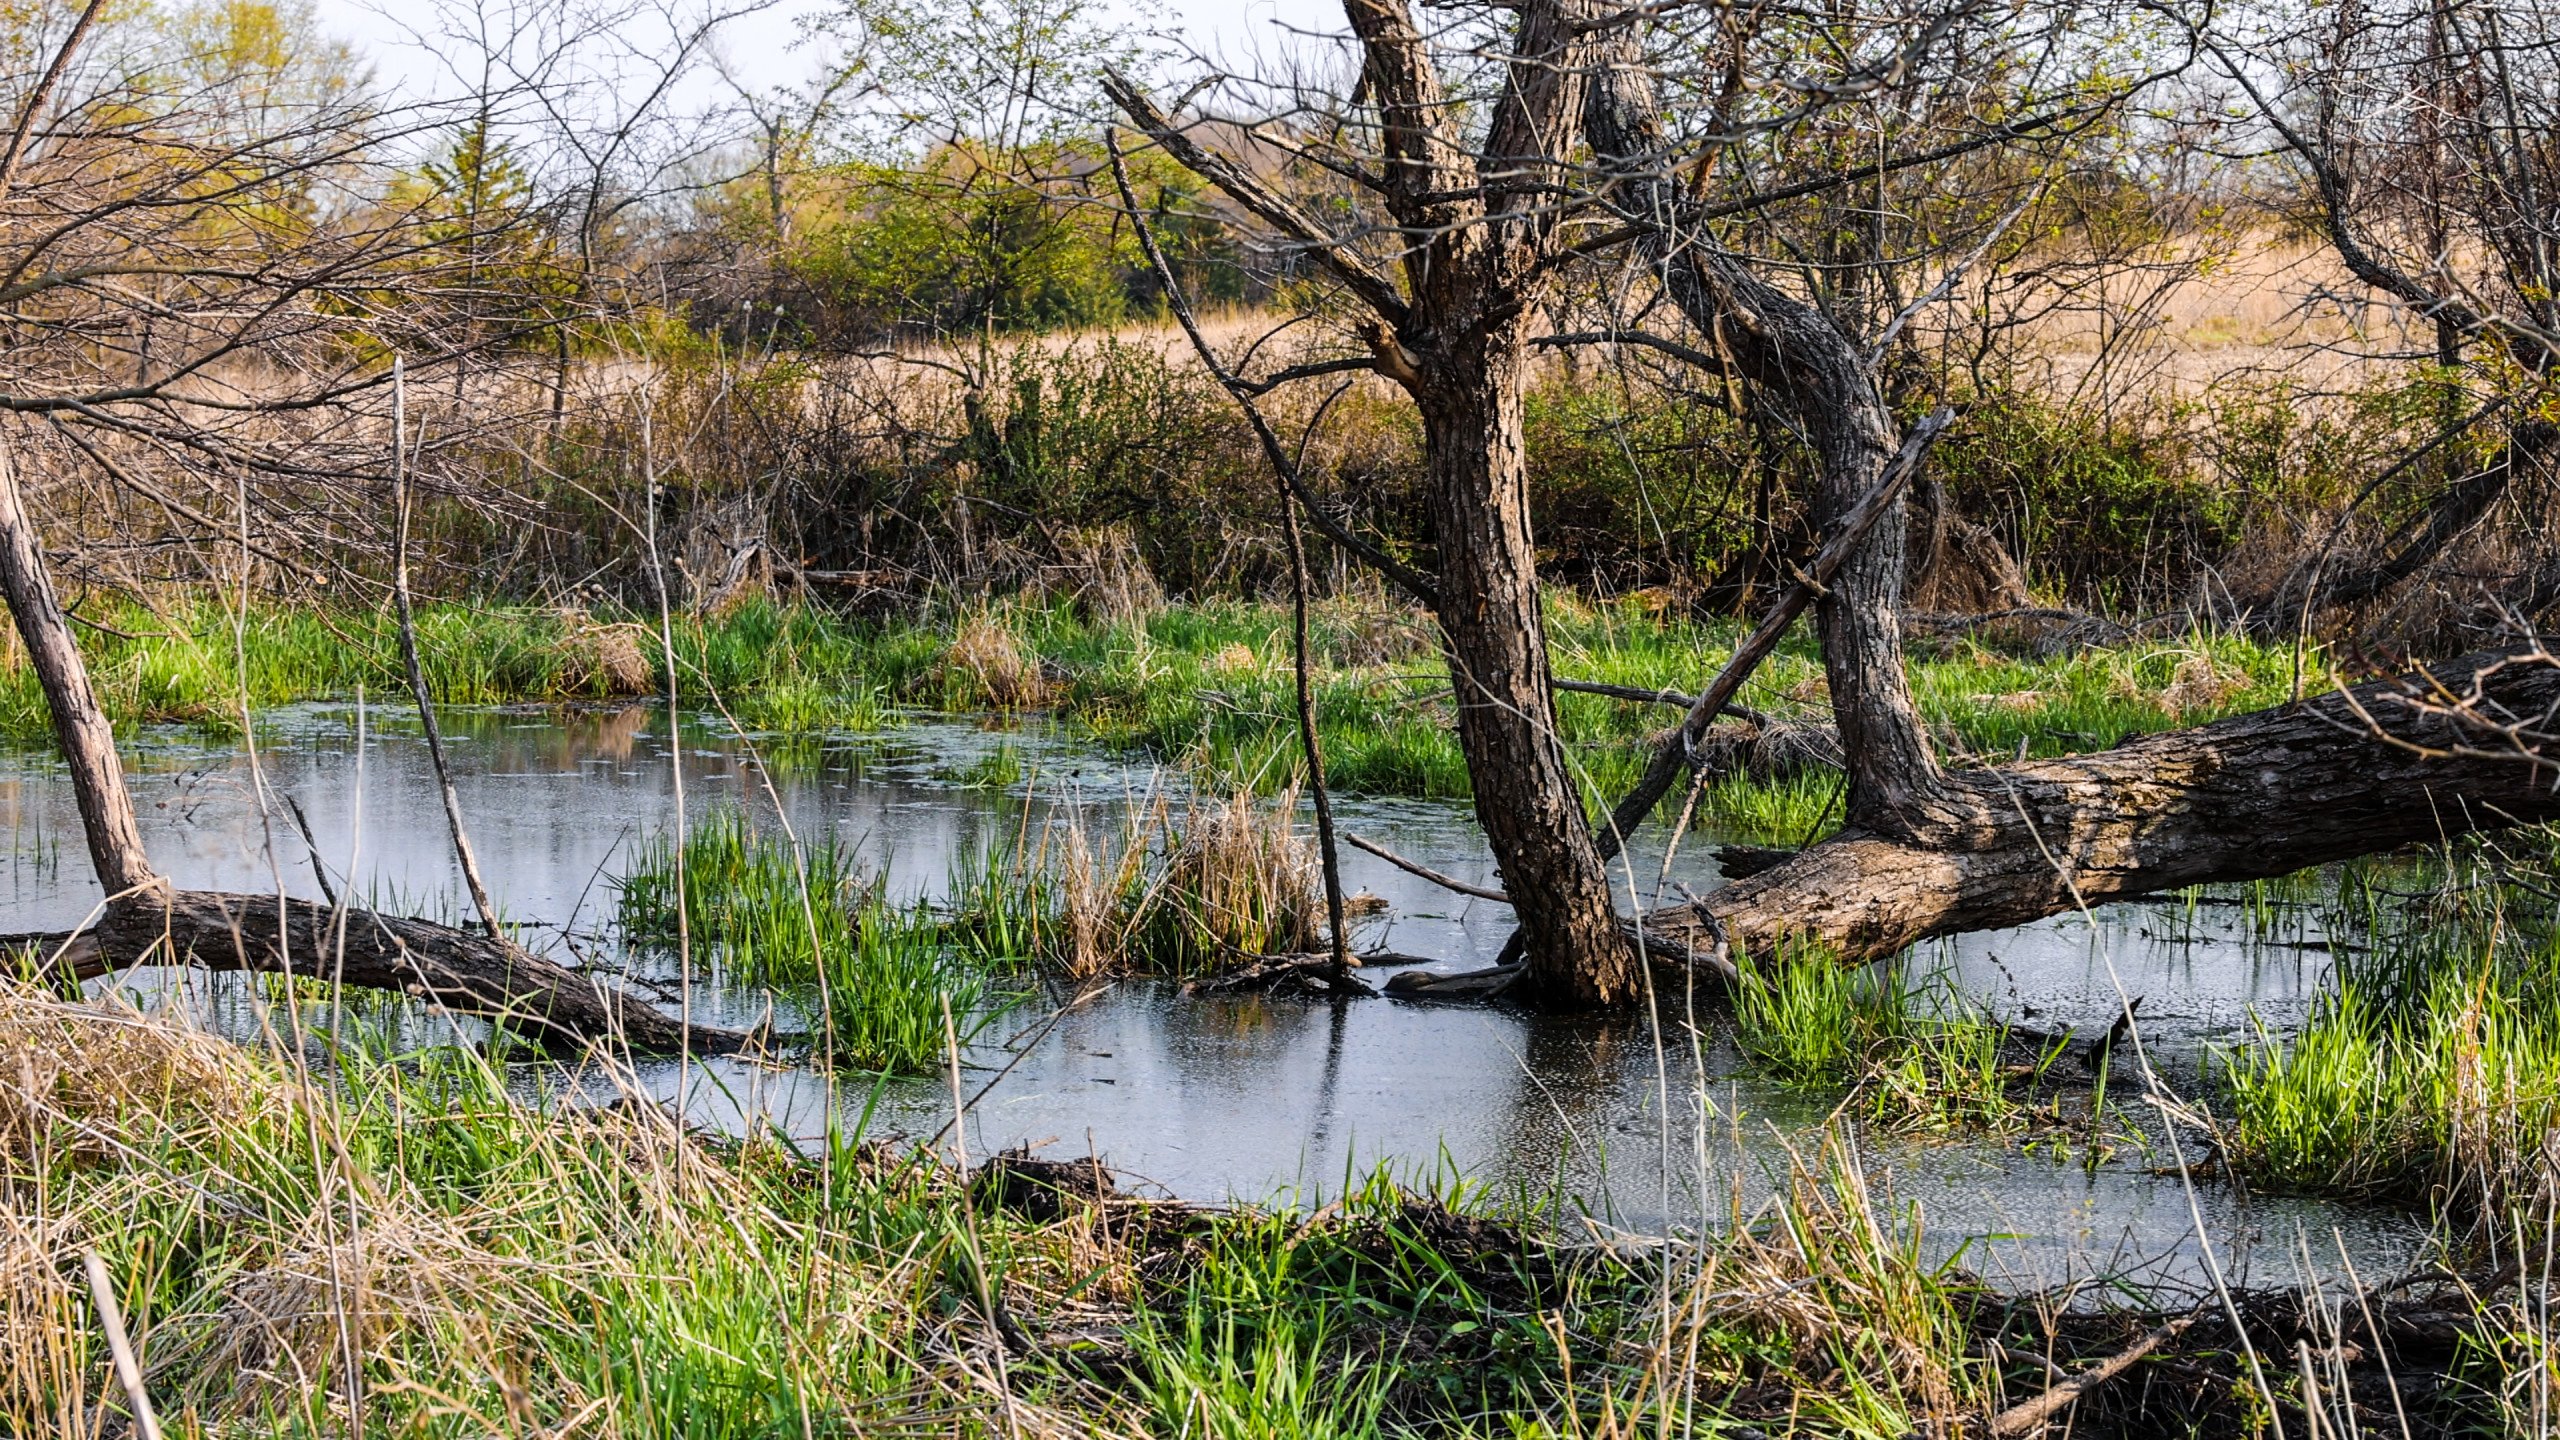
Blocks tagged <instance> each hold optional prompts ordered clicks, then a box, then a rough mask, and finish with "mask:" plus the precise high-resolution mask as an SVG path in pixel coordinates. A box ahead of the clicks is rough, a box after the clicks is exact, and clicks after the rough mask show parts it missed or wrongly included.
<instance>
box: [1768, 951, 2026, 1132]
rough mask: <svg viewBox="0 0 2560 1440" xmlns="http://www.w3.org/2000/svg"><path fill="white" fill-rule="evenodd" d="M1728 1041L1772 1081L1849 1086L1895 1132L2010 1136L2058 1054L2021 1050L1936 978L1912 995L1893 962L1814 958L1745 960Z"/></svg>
mask: <svg viewBox="0 0 2560 1440" xmlns="http://www.w3.org/2000/svg"><path fill="white" fill-rule="evenodd" d="M1739 963H1740V969H1741V983H1740V984H1739V985H1738V986H1736V987H1735V990H1734V994H1733V1023H1734V1034H1735V1038H1736V1039H1737V1040H1738V1041H1739V1042H1740V1044H1741V1046H1742V1049H1743V1053H1745V1054H1746V1055H1749V1056H1750V1057H1751V1058H1752V1059H1753V1060H1754V1061H1756V1062H1757V1063H1758V1064H1760V1065H1761V1066H1763V1067H1764V1068H1766V1069H1768V1070H1769V1071H1771V1072H1772V1073H1774V1074H1777V1075H1780V1076H1783V1077H1785V1078H1788V1079H1791V1080H1796V1081H1800V1082H1804V1083H1807V1084H1816V1085H1825V1086H1831V1085H1837V1086H1845V1087H1848V1088H1850V1089H1851V1090H1852V1091H1853V1092H1854V1093H1855V1094H1856V1095H1857V1096H1858V1098H1859V1101H1860V1108H1861V1110H1862V1111H1863V1113H1865V1114H1866V1115H1867V1116H1868V1117H1869V1118H1870V1119H1873V1120H1875V1121H1878V1122H1880V1123H1883V1124H1887V1125H1892V1126H1895V1127H1897V1128H1905V1129H1922V1130H1955V1129H1969V1130H1987V1131H1995V1132H1996V1131H2000V1130H2008V1129H2014V1128H2017V1127H2018V1126H2019V1125H2022V1124H2024V1123H2027V1122H2028V1121H2029V1120H2030V1119H2033V1118H2046V1119H2050V1118H2052V1114H2051V1112H2050V1110H2049V1109H2048V1110H2045V1111H2038V1110H2036V1109H2034V1108H2033V1107H2032V1106H2031V1105H2030V1103H2029V1101H2028V1098H2027V1097H2026V1095H2025V1092H2028V1091H2031V1090H2032V1089H2033V1088H2034V1086H2035V1085H2036V1083H2037V1082H2038V1081H2040V1080H2042V1079H2043V1078H2044V1077H2045V1072H2046V1071H2047V1069H2048V1068H2049V1067H2050V1066H2051V1065H2052V1064H2053V1063H2054V1061H2055V1060H2056V1059H2057V1058H2059V1057H2058V1052H2057V1051H2051V1050H2047V1051H2033V1052H2026V1053H2014V1052H2021V1051H2024V1049H2025V1047H2023V1046H2022V1044H2021V1043H2020V1042H2019V1041H2018V1039H2017V1037H2014V1036H2013V1035H2012V1034H2011V1033H2010V1031H2009V1029H2008V1027H2007V1026H2005V1025H2002V1024H2000V1023H1999V1022H1997V1021H1995V1020H1992V1019H1991V1018H1989V1017H1988V1016H1986V1015H1984V1014H1982V1013H1981V1012H1980V1009H1979V1007H1977V1006H1975V1005H1974V1004H1972V1003H1971V1002H1970V1001H1968V1000H1966V999H1965V998H1964V997H1962V996H1958V995H1954V994H1952V993H1950V992H1948V991H1947V990H1946V989H1945V987H1943V986H1942V985H1940V984H1937V983H1936V982H1932V983H1931V984H1930V985H1928V986H1924V987H1923V988H1921V989H1919V990H1917V991H1915V990H1914V989H1912V988H1910V987H1908V986H1907V985H1906V984H1905V983H1904V981H1903V978H1902V976H1901V975H1900V974H1899V973H1897V968H1896V967H1895V966H1893V965H1890V964H1887V965H1871V966H1848V965H1843V964H1841V963H1840V961H1839V959H1838V958H1837V957H1836V956H1833V955H1831V954H1828V953H1826V952H1822V951H1819V950H1806V949H1795V948H1790V949H1787V950H1784V951H1781V952H1780V953H1778V954H1776V955H1773V956H1770V957H1767V958H1765V959H1762V958H1756V957H1752V956H1747V955H1746V956H1744V957H1742V959H1741V961H1740V962H1739Z"/></svg>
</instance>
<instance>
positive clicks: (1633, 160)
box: [1584, 36, 1944, 837]
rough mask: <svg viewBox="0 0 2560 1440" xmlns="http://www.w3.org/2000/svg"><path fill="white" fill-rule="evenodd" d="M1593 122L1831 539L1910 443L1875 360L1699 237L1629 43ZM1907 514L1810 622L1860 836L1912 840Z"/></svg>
mask: <svg viewBox="0 0 2560 1440" xmlns="http://www.w3.org/2000/svg"><path fill="white" fill-rule="evenodd" d="M1584 124H1585V128H1586V130H1587V132H1588V134H1589V136H1590V140H1591V145H1592V149H1593V150H1594V151H1595V152H1596V153H1597V154H1598V156H1599V157H1600V163H1601V165H1602V166H1603V167H1604V168H1605V169H1607V170H1609V171H1610V172H1611V173H1612V175H1613V178H1614V181H1615V189H1614V191H1613V195H1612V203H1613V205H1614V206H1615V207H1616V209H1617V210H1618V211H1619V213H1620V214H1621V215H1623V216H1625V217H1626V218H1627V219H1628V220H1630V221H1631V222H1633V223H1634V224H1635V225H1636V226H1638V227H1639V228H1640V231H1641V235H1642V238H1641V240H1640V242H1639V244H1640V247H1641V249H1642V251H1643V253H1644V255H1645V258H1646V260H1647V261H1648V262H1649V263H1651V264H1652V266H1653V267H1654V269H1655V271H1656V273H1657V275H1658V276H1659V278H1660V280H1661V282H1662V285H1663V289H1664V292H1665V293H1666V294H1667V295H1668V296H1669V297H1670V298H1671V300H1672V302H1673V303H1674V304H1676V305H1678V306H1679V307H1680V310H1681V313H1683V314H1684V315H1686V316H1687V317H1688V318H1689V321H1690V323H1691V324H1693V325H1695V326H1696V327H1697V328H1698V330H1699V331H1700V333H1702V334H1705V335H1708V336H1711V337H1713V338H1714V340H1715V342H1716V345H1717V348H1718V349H1720V350H1721V351H1722V352H1723V354H1724V355H1725V356H1726V357H1727V358H1728V359H1729V361H1730V362H1731V364H1732V365H1733V366H1734V368H1735V369H1736V370H1737V371H1739V372H1740V373H1741V374H1742V375H1743V376H1744V377H1745V378H1747V379H1749V380H1750V381H1752V383H1754V384H1756V385H1759V386H1762V387H1764V388H1765V389H1766V390H1767V391H1768V392H1769V393H1770V395H1771V396H1772V397H1774V398H1775V399H1776V400H1777V401H1778V402H1779V403H1780V404H1781V405H1783V406H1784V407H1785V408H1786V410H1787V411H1788V413H1790V414H1791V415H1793V416H1794V417H1795V419H1796V421H1797V422H1798V424H1800V425H1801V426H1802V427H1803V430H1804V434H1805V437H1806V439H1807V441H1808V442H1809V443H1810V445H1811V447H1812V450H1813V454H1814V461H1815V468H1816V483H1815V490H1814V504H1813V522H1814V524H1815V526H1816V527H1817V528H1819V529H1820V530H1822V531H1825V532H1829V531H1833V530H1836V529H1837V528H1838V527H1839V525H1840V523H1841V521H1842V520H1843V519H1844V518H1845V517H1846V516H1847V515H1848V513H1849V512H1850V510H1851V509H1853V508H1854V507H1855V506H1856V505H1857V503H1858V501H1859V500H1860V499H1861V498H1863V497H1864V496H1866V495H1867V494H1868V493H1869V492H1870V491H1872V490H1873V489H1874V488H1875V485H1876V481H1877V479H1878V477H1879V476H1881V475H1882V474H1883V473H1884V467H1885V466H1886V464H1887V463H1889V462H1890V461H1891V460H1892V458H1893V455H1894V452H1895V450H1896V449H1897V448H1898V447H1899V446H1900V444H1901V436H1900V433H1899V429H1898V427H1897V426H1896V425H1895V424H1894V421H1893V416H1892V414H1891V413H1890V412H1889V411H1888V410H1887V409H1886V408H1885V403H1884V397H1883V395H1882V394H1881V393H1880V392H1879V391H1878V389H1877V388H1876V384H1875V379H1874V376H1873V374H1872V373H1871V367H1870V366H1869V365H1868V364H1867V362H1866V358H1865V357H1864V356H1863V355H1862V354H1860V353H1859V350H1858V347H1857V346H1856V345H1854V344H1852V343H1851V342H1850V341H1849V339H1848V337H1847V336H1845V335H1843V334H1841V333H1840V330H1839V327H1837V326H1835V325H1833V324H1832V323H1831V320H1830V317H1828V316H1826V315H1824V314H1823V313H1822V312H1821V311H1820V310H1817V309H1815V308H1814V307H1813V306H1811V305H1809V304H1806V303H1805V302H1803V301H1801V300H1797V299H1795V298H1794V297H1792V296H1790V295H1787V294H1786V293H1784V292H1783V291H1780V290H1778V289H1776V288H1775V287H1773V286H1771V285H1769V284H1767V283H1766V282H1764V281H1762V280H1761V279H1760V278H1759V277H1758V276H1756V275H1753V274H1752V273H1751V272H1750V271H1749V270H1748V269H1747V268H1745V267H1744V266H1743V265H1741V264H1740V263H1738V262H1737V261H1735V260H1733V259H1732V258H1731V257H1729V256H1727V255H1726V254H1724V253H1723V252H1722V251H1720V250H1717V249H1716V248H1714V247H1713V246H1712V244H1710V243H1709V242H1708V241H1707V240H1706V239H1705V238H1704V236H1705V231H1706V226H1705V222H1704V217H1703V216H1702V214H1701V213H1700V205H1699V201H1698V199H1697V198H1696V196H1695V195H1694V194H1693V193H1692V192H1691V191H1690V190H1689V188H1688V187H1687V185H1686V184H1685V183H1684V180H1683V178H1682V177H1681V176H1680V175H1678V174H1676V173H1673V172H1672V171H1670V170H1669V169H1667V168H1666V167H1665V166H1664V165H1663V164H1662V162H1661V160H1660V158H1659V157H1661V156H1662V155H1664V154H1666V153H1668V148H1667V144H1666V141H1665V139H1664V137H1663V134H1662V126H1661V121H1660V107H1659V106H1658V105H1657V104H1656V103H1655V99H1654V87H1653V82H1652V80H1651V78H1650V76H1649V74H1648V73H1647V72H1646V71H1645V70H1644V69H1643V68H1642V66H1641V65H1640V64H1639V63H1637V57H1636V56H1635V54H1634V51H1633V40H1632V37H1631V36H1629V37H1623V38H1621V39H1620V40H1619V41H1618V42H1617V50H1616V53H1615V54H1614V55H1613V56H1612V57H1610V63H1607V64H1605V65H1604V66H1603V67H1602V68H1601V70H1600V74H1599V77H1598V79H1597V80H1596V81H1595V82H1594V83H1593V85H1592V86H1591V90H1590V97H1589V102H1588V104H1587V106H1586V107H1585V112H1584ZM1905 513H1906V512H1905V508H1904V506H1903V503H1902V501H1901V500H1900V499H1899V498H1898V497H1897V499H1896V501H1895V503H1894V508H1893V510H1892V512H1891V513H1890V514H1888V515H1886V516H1885V517H1883V519H1882V521H1881V523H1879V524H1878V525H1877V526H1876V529H1875V531H1874V532H1873V533H1872V534H1871V535H1870V536H1869V538H1868V540H1867V543H1866V545H1865V546H1864V547H1862V548H1861V549H1860V550H1859V551H1858V552H1857V553H1856V554H1855V555H1852V556H1851V557H1850V558H1849V560H1848V561H1847V563H1846V564H1844V565H1843V566H1842V567H1841V569H1840V571H1839V573H1838V575H1837V576H1836V577H1835V578H1834V579H1833V580H1832V582H1831V583H1830V585H1829V586H1828V587H1827V590H1828V593H1827V594H1825V595H1824V597H1823V598H1822V601H1821V604H1820V606H1819V608H1818V610H1817V612H1816V613H1817V617H1818V619H1819V622H1820V626H1821V633H1822V662H1823V669H1824V672H1825V676H1826V678H1827V679H1828V680H1829V682H1830V686H1831V710H1832V717H1833V719H1834V721H1835V722H1836V723H1837V724H1838V726H1839V728H1840V742H1841V746H1842V749H1843V751H1844V752H1845V753H1846V755H1847V757H1848V770H1849V776H1848V806H1847V811H1846V813H1847V815H1848V818H1849V820H1850V823H1851V824H1853V825H1858V826H1862V827H1866V828H1870V829H1873V830H1876V831H1877V832H1879V833H1888V834H1904V835H1909V836H1914V837H1916V836H1918V835H1921V834H1924V833H1928V832H1930V831H1932V830H1933V829H1936V828H1940V827H1939V824H1938V820H1937V817H1936V816H1935V814H1934V809H1935V802H1936V801H1937V799H1938V796H1939V794H1940V792H1941V791H1942V789H1943V788H1944V787H1943V783H1942V780H1941V777H1940V774H1939V770H1938V762H1937V756H1936V753H1935V751H1934V750H1933V749H1932V748H1931V746H1930V743H1929V736H1928V732H1927V731H1926V730H1925V729H1924V728H1922V726H1921V724H1920V712H1919V707H1918V706H1917V705H1916V704H1914V703H1913V701H1912V698H1911V684H1910V681H1909V679H1908V678H1907V676H1906V675H1905V674H1904V671H1903V665H1902V623H1901V618H1900V616H1901V604H1902V574H1903V551H1904V547H1905V543H1906V540H1905V535H1904V530H1905V522H1904V515H1905Z"/></svg>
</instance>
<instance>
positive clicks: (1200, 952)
mask: <svg viewBox="0 0 2560 1440" xmlns="http://www.w3.org/2000/svg"><path fill="white" fill-rule="evenodd" d="M1296 812H1297V797H1296V796H1295V795H1294V794H1290V793H1283V794H1282V795H1280V796H1277V797H1275V798H1272V799H1268V800H1266V799H1263V798H1262V797H1259V796H1256V795H1255V794H1253V792H1251V791H1250V790H1237V791H1233V792H1230V793H1228V794H1225V795H1217V794H1194V795H1192V796H1190V797H1188V798H1187V800H1186V801H1185V802H1184V803H1183V804H1181V805H1180V806H1179V807H1177V806H1176V804H1175V803H1174V802H1173V800H1172V799H1171V797H1169V796H1166V795H1164V794H1163V793H1161V792H1159V793H1156V794H1153V795H1150V796H1147V797H1144V798H1142V799H1135V800H1133V801H1131V802H1130V803H1129V804H1128V805H1127V806H1126V807H1125V808H1124V809H1123V810H1122V811H1121V812H1120V814H1119V816H1118V822H1119V823H1118V833H1117V834H1116V835H1112V836H1109V837H1107V839H1106V840H1103V841H1097V839H1096V837H1095V836H1094V835H1093V834H1092V832H1091V829H1090V827H1089V825H1088V822H1087V820H1086V818H1085V816H1084V814H1083V812H1081V811H1078V810H1069V811H1068V812H1066V814H1065V815H1064V816H1063V817H1061V818H1060V819H1059V820H1057V821H1056V822H1054V823H1052V824H1051V825H1049V826H1047V827H1044V829H1043V831H1042V833H1041V835H1040V837H1039V840H1038V844H1037V847H1036V849H1035V850H1034V851H1033V853H1032V854H1030V855H1029V856H1027V857H1025V856H1021V855H1015V856H1013V857H1011V858H1009V859H1008V860H1007V861H1005V862H1003V864H1002V866H1001V874H1000V876H996V877H992V878H989V879H986V880H983V881H979V880H975V879H973V884H972V887H971V888H970V890H968V891H966V892H964V893H963V900H962V902H961V909H962V913H963V914H964V915H967V914H971V913H974V912H993V913H996V914H1001V915H1005V916H1008V917H1019V916H1022V915H1024V914H1025V913H1026V912H1029V911H1036V915H1035V916H1034V918H1030V919H1028V920H1024V919H1008V921H1007V926H1008V928H1009V929H1011V930H1012V931H1014V932H1017V933H1023V932H1027V933H1029V934H1032V935H1034V936H1036V937H1038V951H1039V955H1040V958H1041V960H1042V961H1043V963H1045V964H1047V965H1048V966H1050V967H1052V968H1054V969H1056V970H1057V971H1059V972H1060V973H1062V974H1064V975H1066V976H1067V977H1069V978H1071V979H1077V980H1086V979H1093V978H1096V977H1100V976H1106V975H1132V974H1145V975H1168V976H1176V977H1194V976H1199V975H1204V974H1208V973H1211V972H1214V971H1216V970H1220V969H1224V968H1227V967H1229V966H1232V965H1235V964H1237V963H1239V962H1241V961H1245V960H1249V959H1252V958H1254V957H1258V956H1265V955H1282V954H1303V953H1306V952H1308V951H1311V950H1314V949H1316V948H1318V947H1319V946H1320V945H1321V944H1322V924H1323V921H1322V916H1323V913H1324V909H1323V905H1324V902H1323V892H1322V889H1321V882H1320V879H1319V876H1318V872H1317V868H1316V860H1315V854H1314V850H1313V848H1312V847H1311V846H1310V845H1309V844H1308V842H1307V841H1306V839H1305V838H1304V837H1303V836H1301V835H1299V834H1298V832H1297V813H1296ZM994 868H995V866H994V864H993V862H991V863H990V866H989V869H990V870H993V869H994ZM1000 888H1001V889H1002V890H1007V891H1010V893H1011V895H1012V897H1014V898H1011V899H1006V900H996V899H994V898H992V897H993V895H994V894H995V893H996V892H997V891H998V890H999V889H1000Z"/></svg>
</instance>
